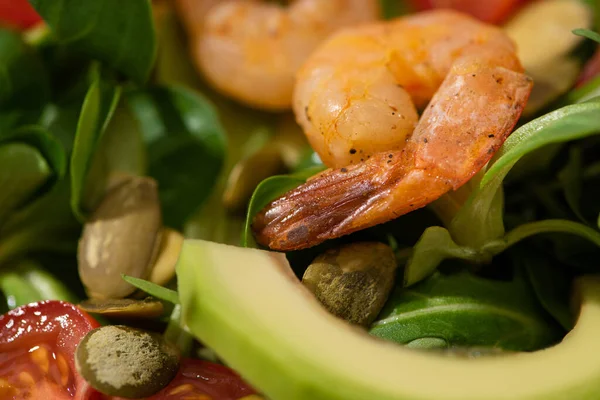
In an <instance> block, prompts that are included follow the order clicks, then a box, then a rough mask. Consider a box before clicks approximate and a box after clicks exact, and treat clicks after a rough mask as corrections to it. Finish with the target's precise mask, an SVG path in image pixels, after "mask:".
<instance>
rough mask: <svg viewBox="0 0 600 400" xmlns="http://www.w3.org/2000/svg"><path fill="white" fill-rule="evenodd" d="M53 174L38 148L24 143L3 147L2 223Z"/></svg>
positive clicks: (0, 167) (0, 151)
mask: <svg viewBox="0 0 600 400" xmlns="http://www.w3.org/2000/svg"><path fill="white" fill-rule="evenodd" d="M50 176H51V171H50V168H49V166H48V164H47V162H46V160H45V159H44V157H42V155H41V154H40V153H39V152H38V151H37V150H36V149H35V148H33V147H31V146H29V145H26V144H22V143H10V144H7V145H4V146H0V187H2V189H3V190H2V192H0V224H1V222H2V221H3V220H4V218H6V215H8V214H9V213H10V212H11V211H12V210H13V209H14V208H15V207H18V206H19V205H20V204H21V203H23V202H25V201H26V200H27V199H28V198H31V196H32V194H33V193H35V192H36V191H37V189H38V188H39V187H40V186H42V185H43V184H44V183H45V182H46V180H47V179H48V178H49V177H50Z"/></svg>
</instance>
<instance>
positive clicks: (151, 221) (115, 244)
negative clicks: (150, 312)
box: [77, 177, 162, 299]
mask: <svg viewBox="0 0 600 400" xmlns="http://www.w3.org/2000/svg"><path fill="white" fill-rule="evenodd" d="M161 226H162V218H161V212H160V204H159V199H158V189H157V184H156V182H155V181H154V180H153V179H151V178H147V177H131V178H130V179H128V180H126V181H124V182H122V183H121V184H119V185H118V186H116V187H115V188H113V189H112V190H111V191H109V192H108V193H107V194H106V196H105V197H104V198H103V199H102V201H101V203H100V204H99V206H98V208H97V209H96V210H95V211H94V212H93V213H92V215H91V217H90V219H89V220H88V221H87V222H86V224H85V226H84V229H83V234H82V237H81V240H80V242H79V248H78V253H77V258H78V262H79V275H80V278H81V281H82V282H83V284H84V286H85V288H86V290H87V292H88V295H89V297H91V298H104V299H106V298H122V297H125V296H127V295H129V294H131V293H133V292H134V291H135V288H134V287H133V286H132V285H130V284H129V283H127V282H125V281H124V280H122V279H121V274H126V275H129V276H133V277H136V278H142V279H145V278H146V277H147V276H148V275H149V273H150V267H151V266H152V263H153V261H154V258H155V253H156V249H155V247H158V246H156V243H157V240H158V238H159V235H158V233H159V230H160V229H161Z"/></svg>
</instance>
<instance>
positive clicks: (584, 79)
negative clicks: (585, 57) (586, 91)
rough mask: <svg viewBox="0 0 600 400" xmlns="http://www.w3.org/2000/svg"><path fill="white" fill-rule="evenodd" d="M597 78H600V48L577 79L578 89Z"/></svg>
mask: <svg viewBox="0 0 600 400" xmlns="http://www.w3.org/2000/svg"><path fill="white" fill-rule="evenodd" d="M597 76H600V47H599V48H598V50H596V54H594V56H593V57H592V58H590V59H589V61H588V62H587V63H586V64H585V66H584V67H583V70H582V71H581V74H580V75H579V78H578V79H577V87H581V86H583V85H585V84H586V83H588V82H589V81H591V80H592V79H594V78H595V77H597Z"/></svg>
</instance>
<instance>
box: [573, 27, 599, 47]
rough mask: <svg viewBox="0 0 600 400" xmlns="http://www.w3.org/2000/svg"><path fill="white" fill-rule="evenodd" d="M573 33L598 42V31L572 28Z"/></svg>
mask: <svg viewBox="0 0 600 400" xmlns="http://www.w3.org/2000/svg"><path fill="white" fill-rule="evenodd" d="M573 33H574V34H576V35H577V36H583V37H585V38H588V39H591V40H593V41H595V42H598V43H599V44H600V33H598V32H594V31H591V30H589V29H581V28H579V29H574V30H573Z"/></svg>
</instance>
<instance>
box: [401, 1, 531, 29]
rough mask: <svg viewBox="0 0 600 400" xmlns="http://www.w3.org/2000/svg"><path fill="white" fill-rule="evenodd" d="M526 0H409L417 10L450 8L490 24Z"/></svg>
mask: <svg viewBox="0 0 600 400" xmlns="http://www.w3.org/2000/svg"><path fill="white" fill-rule="evenodd" d="M526 1H527V0H486V1H482V0H411V3H412V4H413V6H414V7H415V8H416V9H417V10H418V11H423V10H430V9H433V8H451V9H453V10H458V11H462V12H464V13H467V14H471V15H472V16H474V17H476V18H478V19H480V20H481V21H484V22H489V23H491V24H499V23H501V22H503V21H505V20H506V19H507V18H508V17H510V16H511V15H512V14H513V13H514V12H515V10H516V9H517V8H518V7H519V6H521V5H523V4H524V3H525V2H526Z"/></svg>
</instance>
